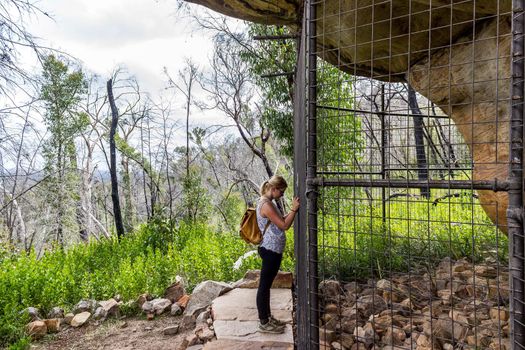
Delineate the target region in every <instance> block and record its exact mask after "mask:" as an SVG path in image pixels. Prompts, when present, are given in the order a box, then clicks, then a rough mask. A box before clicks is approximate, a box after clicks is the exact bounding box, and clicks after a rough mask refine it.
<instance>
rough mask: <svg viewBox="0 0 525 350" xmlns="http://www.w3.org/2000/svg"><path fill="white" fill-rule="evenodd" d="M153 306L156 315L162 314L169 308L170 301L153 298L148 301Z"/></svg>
mask: <svg viewBox="0 0 525 350" xmlns="http://www.w3.org/2000/svg"><path fill="white" fill-rule="evenodd" d="M150 303H151V304H152V307H153V312H154V313H155V314H156V315H162V314H163V313H164V312H166V311H167V310H169V309H171V301H169V300H168V299H164V298H159V299H153V300H152V301H150Z"/></svg>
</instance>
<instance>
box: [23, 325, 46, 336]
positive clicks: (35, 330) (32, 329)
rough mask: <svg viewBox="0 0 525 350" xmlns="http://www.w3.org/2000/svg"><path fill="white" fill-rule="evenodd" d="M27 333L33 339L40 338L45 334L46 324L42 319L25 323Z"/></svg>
mask: <svg viewBox="0 0 525 350" xmlns="http://www.w3.org/2000/svg"><path fill="white" fill-rule="evenodd" d="M26 332H27V334H28V335H29V336H30V337H31V338H33V339H40V338H42V337H43V336H44V335H46V334H47V326H46V323H45V322H44V321H33V322H30V323H28V324H27V325H26Z"/></svg>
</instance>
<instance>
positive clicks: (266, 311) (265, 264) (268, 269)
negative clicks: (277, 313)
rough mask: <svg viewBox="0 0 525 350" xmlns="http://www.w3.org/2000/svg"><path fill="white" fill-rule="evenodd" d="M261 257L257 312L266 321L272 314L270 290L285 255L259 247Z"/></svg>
mask: <svg viewBox="0 0 525 350" xmlns="http://www.w3.org/2000/svg"><path fill="white" fill-rule="evenodd" d="M259 255H260V256H261V258H262V268H261V278H260V280H259V288H258V289H257V311H258V312H259V319H260V320H262V321H265V320H267V319H268V318H269V317H270V316H271V314H272V313H271V311H270V288H271V287H272V283H273V280H274V279H275V276H277V272H279V267H280V266H281V260H282V258H283V255H282V254H279V253H276V252H273V251H271V250H268V249H266V248H263V247H259Z"/></svg>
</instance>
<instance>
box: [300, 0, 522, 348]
mask: <svg viewBox="0 0 525 350" xmlns="http://www.w3.org/2000/svg"><path fill="white" fill-rule="evenodd" d="M523 8H524V4H523V1H514V2H513V3H511V2H510V1H492V0H487V1H460V0H458V1H446V0H432V1H430V0H404V1H380V0H377V1H374V0H349V1H341V0H338V1H335V0H311V1H307V3H306V9H305V14H306V15H305V19H304V23H303V37H302V45H301V50H302V51H301V52H302V55H300V63H299V66H298V77H297V85H296V86H297V90H298V91H297V92H296V101H295V106H296V112H295V113H296V125H295V126H296V129H297V130H296V137H302V139H301V140H297V141H296V145H295V146H296V163H297V164H296V166H297V173H298V174H297V177H298V178H297V180H298V183H301V181H302V180H304V182H305V183H306V187H305V188H301V187H300V186H299V190H300V191H302V190H304V192H305V193H306V197H305V199H306V201H307V211H304V212H303V213H302V216H300V217H299V219H298V223H297V224H296V231H306V232H308V234H307V235H305V236H304V238H302V237H298V235H297V234H296V240H297V239H298V242H296V250H297V255H298V265H300V266H299V267H298V270H297V271H296V272H297V281H298V285H299V288H298V292H297V293H298V297H299V300H298V316H297V317H298V341H297V344H298V348H300V349H307V348H308V349H310V348H311V349H315V348H323V349H523V348H525V341H524V338H523V336H524V328H523V322H524V318H523V303H524V296H523V288H524V279H523V274H524V259H523V251H524V249H523V248H524V247H523V245H524V241H523V224H522V216H523V187H522V182H523V173H522V157H523V147H522V141H523V26H524V24H523V23H524V18H523ZM301 57H302V58H303V59H304V60H303V61H302V62H301ZM301 94H302V95H301ZM304 115H306V123H305V124H301V122H300V121H298V120H297V119H300V118H301V117H302V116H304ZM302 130H304V131H306V132H305V133H302ZM301 135H302V136H301ZM302 145H306V153H305V154H302V155H301V154H299V153H300V152H301V151H300V150H298V149H297V148H298V147H299V146H302ZM302 160H304V161H305V164H306V167H304V166H302V165H301V161H302Z"/></svg>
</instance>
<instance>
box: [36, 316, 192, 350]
mask: <svg viewBox="0 0 525 350" xmlns="http://www.w3.org/2000/svg"><path fill="white" fill-rule="evenodd" d="M181 319H182V316H177V317H171V316H163V317H159V318H158V319H155V320H152V321H148V320H147V319H146V318H145V317H130V318H123V319H113V320H108V321H106V322H104V323H103V324H101V325H95V324H88V325H86V326H84V327H80V328H73V327H69V328H67V329H64V330H63V331H61V332H60V333H56V334H51V335H47V336H45V337H44V338H43V339H41V340H40V341H38V342H36V343H34V344H32V346H31V349H35V350H44V349H46V350H64V349H71V350H106V349H107V350H109V349H111V350H137V349H151V350H157V349H158V350H161V349H178V348H180V347H182V345H183V344H184V342H185V339H186V338H187V337H188V336H191V334H192V330H186V331H180V332H179V333H178V334H176V335H165V334H163V330H164V329H166V328H167V327H172V326H175V325H177V324H179V323H180V322H181Z"/></svg>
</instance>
